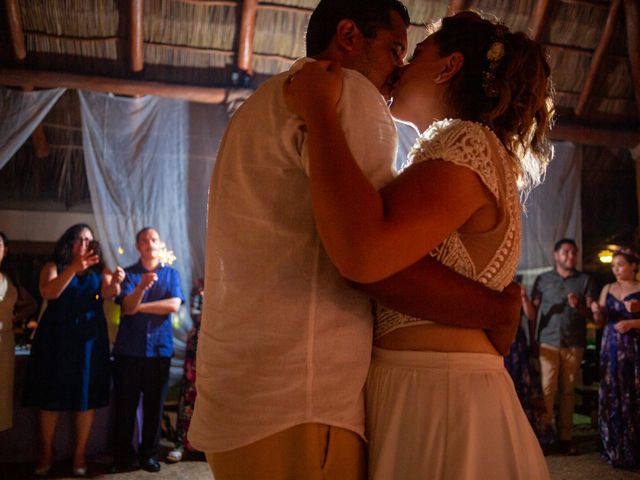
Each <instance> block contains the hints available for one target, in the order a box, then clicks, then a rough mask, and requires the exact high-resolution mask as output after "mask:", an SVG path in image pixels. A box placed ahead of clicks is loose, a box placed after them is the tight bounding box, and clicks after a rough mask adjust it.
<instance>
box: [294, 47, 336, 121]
mask: <svg viewBox="0 0 640 480" xmlns="http://www.w3.org/2000/svg"><path fill="white" fill-rule="evenodd" d="M341 95H342V68H341V67H340V65H339V64H338V63H336V62H329V61H322V60H320V61H317V62H308V63H305V64H304V66H303V67H302V68H301V69H300V70H298V71H296V72H293V73H291V74H290V75H289V77H288V78H287V80H286V81H285V83H284V97H285V101H286V103H287V107H288V108H289V110H291V111H292V112H293V113H295V114H296V115H298V116H299V117H301V118H302V119H303V120H304V121H305V122H308V121H309V120H310V119H311V118H312V117H313V116H314V115H316V114H321V113H323V111H324V109H325V108H326V109H333V110H335V106H336V104H337V103H338V101H339V100H340V96H341Z"/></svg>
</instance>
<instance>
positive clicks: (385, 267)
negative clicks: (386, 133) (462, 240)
mask: <svg viewBox="0 0 640 480" xmlns="http://www.w3.org/2000/svg"><path fill="white" fill-rule="evenodd" d="M305 121H306V123H307V129H308V138H307V145H308V149H309V158H310V166H309V170H310V177H311V178H310V186H311V198H312V203H313V210H314V214H315V219H316V225H317V227H318V232H319V234H320V237H321V238H322V241H323V244H324V245H325V248H326V250H327V252H328V254H329V256H330V257H331V260H332V261H333V263H334V264H335V265H336V266H337V267H338V269H339V271H340V273H341V274H342V275H343V276H344V277H346V278H348V279H350V280H354V281H357V282H360V283H369V282H375V281H378V280H381V279H383V278H386V277H388V276H390V275H393V274H395V273H397V272H399V271H400V270H402V269H403V268H405V267H407V266H409V265H411V264H413V263H415V262H416V261H418V260H420V259H421V258H422V257H424V256H425V255H426V254H427V253H429V252H430V251H431V250H433V249H434V248H435V247H436V246H437V245H438V244H440V242H442V241H443V240H444V239H445V238H446V237H447V236H448V235H449V234H451V233H452V232H453V231H454V230H456V229H458V228H460V227H461V226H463V225H464V224H465V223H466V222H467V220H469V218H471V216H472V215H473V214H474V213H475V212H477V211H478V210H479V209H481V208H483V207H485V206H492V205H493V204H492V199H491V197H490V196H489V195H490V194H489V193H488V192H487V191H486V189H485V187H484V186H483V185H482V183H481V181H480V180H479V178H478V176H477V175H476V174H475V173H474V172H473V171H472V170H470V169H468V168H466V167H461V166H457V165H454V164H451V163H448V162H444V161H438V160H433V161H428V162H421V163H419V164H416V165H413V166H412V167H410V168H408V169H407V170H406V171H405V172H403V174H401V175H400V176H398V177H397V178H396V179H394V180H393V181H392V182H391V183H390V184H389V185H388V186H387V187H385V188H384V190H383V191H382V193H379V192H378V191H376V190H375V189H374V188H373V186H372V185H371V184H370V183H369V181H368V180H367V178H366V177H365V176H364V174H363V173H362V171H361V170H360V168H359V167H358V165H357V164H356V162H355V160H354V159H353V156H352V154H351V151H350V150H349V147H348V145H347V143H346V140H345V137H344V133H343V131H342V128H341V126H340V123H339V118H338V115H337V113H336V109H335V106H334V105H327V104H323V105H318V106H317V108H316V109H315V112H313V113H312V114H309V115H307V116H306V118H305Z"/></svg>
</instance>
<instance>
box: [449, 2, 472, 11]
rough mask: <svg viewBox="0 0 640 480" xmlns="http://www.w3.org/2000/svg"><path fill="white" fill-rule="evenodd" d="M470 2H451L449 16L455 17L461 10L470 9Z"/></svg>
mask: <svg viewBox="0 0 640 480" xmlns="http://www.w3.org/2000/svg"><path fill="white" fill-rule="evenodd" d="M470 3H471V2H470V1H469V0H449V6H448V7H447V15H454V14H456V13H458V12H459V11H461V10H466V9H467V8H469V4H470Z"/></svg>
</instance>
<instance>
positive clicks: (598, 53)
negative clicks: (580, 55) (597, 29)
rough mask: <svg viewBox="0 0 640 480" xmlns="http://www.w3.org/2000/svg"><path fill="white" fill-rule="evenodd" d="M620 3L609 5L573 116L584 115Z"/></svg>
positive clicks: (614, 0) (614, 1) (618, 0)
mask: <svg viewBox="0 0 640 480" xmlns="http://www.w3.org/2000/svg"><path fill="white" fill-rule="evenodd" d="M621 3H622V0H613V2H612V3H611V8H610V9H609V15H608V16H607V21H606V23H605V26H604V32H603V33H602V37H600V42H598V46H597V47H596V50H595V52H594V54H593V57H592V58H591V68H590V69H589V75H588V76H587V80H586V81H585V84H584V87H583V88H582V92H581V93H580V98H579V99H578V104H577V105H576V108H575V114H576V115H577V116H580V115H582V114H583V113H584V110H585V107H586V106H587V101H588V100H589V95H591V91H592V90H593V85H594V83H595V81H596V77H597V75H598V70H599V69H600V65H601V63H602V59H603V58H604V54H605V52H606V50H607V47H608V46H609V42H610V41H611V37H612V36H613V31H614V29H615V26H616V25H615V24H616V17H617V16H618V11H619V10H620V4H621Z"/></svg>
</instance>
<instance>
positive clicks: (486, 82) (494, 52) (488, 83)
mask: <svg viewBox="0 0 640 480" xmlns="http://www.w3.org/2000/svg"><path fill="white" fill-rule="evenodd" d="M508 31H509V29H508V28H507V27H506V26H504V25H502V24H498V25H496V31H495V33H494V35H493V37H492V41H491V44H490V45H489V49H488V50H487V60H488V62H489V65H488V67H487V69H486V70H484V71H483V72H482V89H483V90H484V94H485V96H487V97H489V98H495V97H497V96H498V95H499V94H500V91H499V89H498V84H497V82H496V72H497V71H498V68H499V67H500V61H501V60H502V59H503V58H504V35H505V33H507V32H508Z"/></svg>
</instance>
